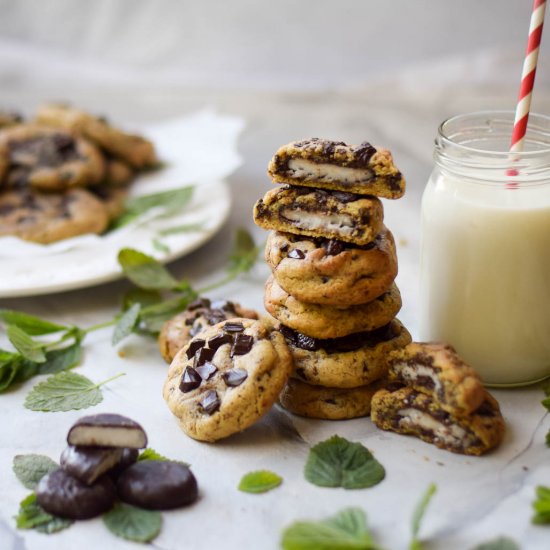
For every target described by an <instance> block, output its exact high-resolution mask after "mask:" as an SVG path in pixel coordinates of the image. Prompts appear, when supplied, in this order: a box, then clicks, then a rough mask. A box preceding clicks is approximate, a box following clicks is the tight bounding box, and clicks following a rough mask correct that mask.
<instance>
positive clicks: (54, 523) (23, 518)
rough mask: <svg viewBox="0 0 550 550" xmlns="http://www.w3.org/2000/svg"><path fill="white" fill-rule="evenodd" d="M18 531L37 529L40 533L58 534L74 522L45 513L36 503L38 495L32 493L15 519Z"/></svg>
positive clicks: (21, 506) (24, 500) (25, 499)
mask: <svg viewBox="0 0 550 550" xmlns="http://www.w3.org/2000/svg"><path fill="white" fill-rule="evenodd" d="M15 522H16V525H17V528H18V529H36V530H37V531H39V532H40V533H45V534H51V533H57V532H58V531H61V530H62V529H66V528H67V527H69V526H70V525H72V523H73V522H72V520H70V519H64V518H58V517H56V516H52V515H51V514H48V513H47V512H45V511H44V510H43V509H42V507H41V506H40V505H39V504H38V502H37V501H36V495H35V494H34V493H31V494H30V495H28V496H27V497H26V498H24V499H23V500H22V501H21V503H20V504H19V512H18V514H17V516H16V518H15Z"/></svg>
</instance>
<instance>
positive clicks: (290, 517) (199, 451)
mask: <svg viewBox="0 0 550 550" xmlns="http://www.w3.org/2000/svg"><path fill="white" fill-rule="evenodd" d="M459 66H460V65H458V66H454V67H455V68H457V67H459ZM459 72H460V71H459V69H457V74H459ZM425 76H426V73H420V74H417V75H416V77H415V76H414V75H411V74H409V75H406V77H402V78H401V77H400V78H395V79H388V80H386V81H385V82H380V83H378V84H377V85H373V86H370V87H366V86H365V87H362V88H361V89H354V90H333V91H330V92H280V93H279V92H250V91H247V90H238V91H234V92H220V91H209V90H208V89H201V90H195V91H193V90H190V89H188V88H184V87H178V86H172V87H158V86H157V87H155V86H154V85H148V84H146V83H142V84H141V85H140V86H139V87H136V88H132V89H131V90H129V89H128V88H127V87H126V86H121V85H116V84H113V83H111V84H105V83H102V82H100V81H97V82H95V83H93V84H91V83H90V82H89V81H86V82H75V81H74V80H72V79H70V78H68V77H67V78H66V79H65V80H63V79H62V80H56V81H55V82H54V81H51V80H48V79H45V78H43V77H36V76H34V77H33V76H32V75H31V74H29V73H25V74H19V73H16V72H15V73H14V72H9V73H6V72H4V73H2V74H1V76H0V80H1V82H0V83H1V87H0V102H1V103H2V104H5V105H11V106H21V107H23V108H24V109H25V110H26V111H28V112H30V111H32V109H33V108H34V107H35V106H36V105H37V104H38V103H39V102H40V101H41V100H43V99H44V98H49V97H64V98H67V99H70V100H73V101H75V102H77V103H78V104H81V105H84V106H86V107H89V108H92V109H96V110H100V111H103V112H106V113H108V114H109V116H110V117H112V118H113V119H117V120H123V121H126V122H127V123H142V122H149V121H156V120H161V119H163V118H168V117H172V116H177V115H181V114H185V113H188V112H191V111H193V110H196V109H199V108H201V107H203V106H205V105H210V106H213V107H215V108H218V109H219V110H220V112H222V113H228V114H234V115H238V116H242V117H244V118H245V119H246V121H247V127H246V129H245V131H244V133H243V135H242V138H241V140H240V144H239V149H240V153H241V154H242V156H243V158H244V164H243V166H242V167H241V168H240V169H239V170H238V171H237V172H236V173H235V174H234V175H233V176H232V177H231V178H230V182H231V189H232V194H233V201H234V202H233V204H234V207H233V209H232V212H231V215H230V218H229V222H228V223H227V225H226V227H225V228H224V230H223V231H221V232H220V233H219V234H218V235H217V236H216V237H215V238H214V239H213V240H212V241H211V242H210V243H208V244H207V245H206V246H204V247H203V248H202V249H201V250H199V251H196V252H194V253H192V254H191V255H189V256H187V257H186V258H184V259H182V260H179V261H177V262H175V263H174V264H172V266H171V267H172V269H173V271H174V272H175V273H176V274H177V275H179V276H182V277H183V276H188V277H190V278H191V279H192V280H193V282H194V283H197V285H204V284H207V283H208V282H210V281H213V280H216V279H217V278H219V277H220V276H221V275H222V274H223V269H224V266H225V262H226V255H227V253H228V250H229V246H230V241H231V232H232V229H234V228H235V227H237V226H239V225H244V226H246V227H247V228H249V229H250V230H251V231H252V232H253V233H254V235H255V236H256V237H257V238H258V239H264V238H265V234H264V233H263V232H262V231H260V230H259V229H258V228H255V227H254V225H253V223H252V219H251V208H252V205H253V203H254V201H255V200H256V199H257V198H258V197H260V196H261V195H262V194H263V193H264V192H265V191H266V190H267V189H268V188H269V187H270V183H269V181H268V178H267V176H266V175H265V168H266V165H267V161H268V160H269V158H270V156H271V154H272V153H273V151H274V150H275V149H276V148H277V147H278V146H279V145H280V144H282V143H285V142H287V141H289V140H291V139H294V138H300V137H305V136H312V135H317V136H326V137H333V138H336V139H343V140H346V141H347V140H349V141H352V142H354V141H358V140H363V139H367V140H370V141H373V142H374V143H378V144H383V145H385V146H387V147H389V148H391V149H392V151H393V152H394V156H395V158H396V161H397V163H398V165H399V166H400V167H401V169H402V171H403V172H404V174H405V175H406V176H407V179H408V185H409V187H408V191H407V195H406V197H405V198H404V199H402V200H399V201H394V202H391V201H385V209H386V224H387V226H388V227H389V228H390V229H391V230H392V231H393V232H394V234H395V236H396V240H397V242H398V251H399V259H400V273H399V276H398V284H399V286H400V288H401V290H402V294H403V299H404V306H403V309H402V312H401V314H400V318H401V319H402V320H403V322H404V323H405V324H406V325H407V326H408V327H409V328H410V329H411V332H413V335H415V334H416V324H417V317H418V297H417V288H418V268H419V266H418V257H419V238H420V235H419V204H420V196H421V192H422V189H423V186H424V183H425V181H426V180H427V177H428V174H429V172H430V170H431V151H432V140H433V137H434V135H435V131H436V127H437V124H438V123H439V122H440V121H441V120H442V119H444V118H445V117H447V116H450V115H452V114H456V113H458V112H465V111H470V110H478V109H483V108H508V107H510V103H511V102H512V103H513V101H514V97H515V93H516V90H515V89H512V88H511V87H510V88H508V87H503V86H500V85H496V84H495V85H491V84H483V85H463V84H460V80H459V78H456V79H455V78H453V77H452V75H450V76H449V75H448V76H449V78H447V79H445V80H443V81H441V82H438V81H437V79H432V80H431V84H430V85H429V86H427V85H426V83H425V82H424V83H423V78H424V77H425ZM432 76H433V75H432ZM455 76H456V75H455ZM536 105H537V108H538V110H539V111H541V112H548V111H550V93H548V91H547V90H544V89H541V90H539V92H538V95H537V97H536ZM29 261H32V259H29ZM267 274H268V270H267V267H266V266H265V265H263V264H262V265H259V266H258V267H257V268H256V269H255V270H254V271H253V273H251V274H250V275H247V276H243V277H242V278H240V279H239V280H238V281H236V282H234V283H232V284H231V285H228V286H227V287H226V288H224V289H221V290H218V291H216V292H215V293H213V294H212V297H228V298H232V299H235V300H238V301H240V302H242V303H243V304H246V305H248V306H251V307H256V308H261V307H262V286H263V281H264V280H265V279H266V277H267ZM127 288H128V285H127V284H126V283H125V282H116V283H111V284H108V285H103V286H99V287H94V288H89V289H86V290H80V291H74V292H69V293H65V294H58V295H51V296H44V297H36V298H21V299H11V300H0V307H7V308H15V309H21V310H24V311H27V312H30V313H34V314H38V315H46V316H48V317H49V318H51V319H52V320H57V321H67V322H69V321H70V322H74V323H78V324H79V325H83V326H87V325H92V324H94V323H97V322H101V321H104V320H107V319H109V318H111V317H112V316H113V314H114V313H115V312H116V311H117V304H118V299H119V296H120V295H121V294H122V293H123V292H124V291H125V290H126V289H127ZM121 350H122V351H124V357H121V356H120V355H119V354H117V351H116V350H114V349H113V348H112V347H111V345H110V332H109V331H108V330H105V331H102V332H99V333H96V334H94V335H93V336H91V337H90V338H89V340H87V341H86V355H85V358H84V362H83V364H82V366H81V367H79V369H78V372H80V373H82V374H84V375H86V376H89V377H90V378H91V379H93V380H96V381H100V380H103V379H105V378H107V377H109V376H112V375H113V374H116V373H118V372H125V373H126V376H124V377H123V378H120V379H118V380H116V381H115V382H113V383H112V384H110V385H109V386H108V387H106V388H105V390H104V395H105V399H104V401H103V403H101V404H100V405H98V406H97V407H95V408H94V409H89V410H87V411H86V412H87V413H88V412H101V411H114V412H119V413H122V414H126V415H129V416H131V417H133V418H135V419H136V420H138V421H140V422H141V423H142V424H143V426H144V427H145V428H146V430H147V431H148V433H149V436H150V443H151V446H153V447H154V448H155V449H156V450H158V451H159V452H161V453H163V454H165V455H167V456H170V457H173V458H179V459H183V460H186V461H188V462H190V463H191V464H192V466H193V470H194V472H195V474H196V476H197V478H198V480H199V484H200V487H201V498H200V500H199V502H198V503H197V504H196V505H195V506H193V507H191V508H189V509H186V510H181V511H175V512H170V513H166V514H164V518H165V521H164V527H163V530H162V533H161V535H160V536H159V537H158V538H157V539H156V540H155V541H154V543H153V544H152V546H153V547H155V548H159V549H162V550H176V549H179V548H189V549H193V550H195V549H196V550H202V549H207V548H224V549H229V550H232V549H242V548H257V549H275V548H278V547H279V541H280V533H281V531H282V529H283V528H284V527H285V526H287V525H288V524H289V523H291V522H292V521H294V520H295V519H298V518H309V519H321V518H324V517H326V516H329V515H332V514H333V513H335V512H336V511H337V510H339V509H341V508H343V507H345V506H350V505H357V506H360V507H362V508H363V509H364V510H365V511H366V512H367V514H368V517H369V523H370V525H371V527H372V529H373V531H374V534H375V537H376V540H377V541H378V542H379V543H380V544H381V545H382V546H383V547H385V548H388V549H405V548H407V544H408V540H409V528H410V518H411V514H412V509H413V507H414V505H415V503H416V502H417V500H418V499H419V497H420V495H421V494H422V493H423V491H424V490H425V488H426V487H427V486H428V484H429V483H430V482H435V483H437V485H438V492H437V494H436V495H435V497H434V499H433V502H432V505H431V507H430V508H429V510H428V513H427V515H426V518H425V522H424V524H423V526H422V531H421V536H422V538H423V539H425V540H426V541H427V543H426V548H428V549H429V550H448V549H458V550H461V549H469V548H472V547H473V546H475V544H477V543H478V542H480V541H483V540H488V539H492V538H494V537H496V536H498V535H508V536H511V537H513V538H514V539H515V540H516V541H517V542H518V543H519V544H520V546H521V548H522V549H545V548H548V547H550V542H549V540H550V527H535V526H533V525H531V523H530V517H531V502H532V500H533V497H534V488H535V486H536V485H537V484H547V485H549V484H550V462H549V461H548V456H549V453H550V450H549V449H548V448H547V447H546V446H545V444H544V436H545V433H546V431H548V429H549V428H550V419H549V418H548V417H547V415H546V414H545V410H544V409H543V408H542V406H541V405H540V400H541V399H542V397H543V394H542V390H541V388H540V387H539V386H536V387H531V388H526V389H520V390H513V391H512V390H508V391H504V390H499V391H495V392H494V394H495V396H496V397H497V398H498V400H499V401H500V403H501V406H502V410H503V413H504V416H505V418H506V422H507V426H508V432H507V436H506V439H505V441H504V443H503V444H502V446H501V447H500V448H499V449H498V450H497V451H496V452H494V453H492V454H490V455H488V456H485V457H482V458H471V457H463V456H459V455H453V454H450V453H447V452H445V451H441V450H438V449H436V448H434V447H432V446H430V445H427V444H425V443H422V442H420V441H417V440H416V439H413V438H406V437H402V436H398V435H395V434H391V433H385V432H381V431H379V430H377V429H375V428H374V426H373V425H372V423H371V422H370V420H369V419H357V420H353V421H346V422H328V421H314V420H306V419H302V418H298V417H293V416H291V415H288V414H286V413H285V412H284V411H282V410H280V409H277V408H275V409H273V410H272V411H271V413H270V414H268V415H267V417H266V418H264V419H263V420H262V421H261V422H260V423H258V424H257V425H256V426H254V427H253V428H251V429H249V430H247V431H246V432H244V433H242V434H240V435H237V436H234V437H232V438H229V439H228V440H226V441H222V442H219V443H217V444H214V445H211V444H203V443H198V442H195V441H193V440H191V439H189V438H187V437H186V436H185V435H184V434H183V433H182V432H181V431H180V430H179V428H178V427H177V425H176V423H175V421H174V419H173V418H172V416H171V414H170V413H169V411H168V409H167V408H166V407H165V405H164V402H163V400H162V397H161V387H162V384H163V380H164V375H165V371H166V366H165V364H164V363H163V361H162V359H161V358H160V356H159V354H158V352H157V350H156V346H155V342H153V341H151V340H147V339H144V338H138V337H132V338H131V339H129V340H128V341H126V342H125V343H124V344H123V345H122V346H121ZM36 382H37V380H36V379H34V380H30V381H28V382H26V383H25V384H23V385H22V386H20V387H18V388H16V389H14V390H13V391H10V392H8V393H6V394H3V395H0V418H2V425H1V427H0V479H2V491H0V547H1V548H2V549H4V548H6V549H9V550H15V549H29V550H30V549H40V550H47V549H49V548H52V549H53V548H55V549H56V550H72V549H74V548H77V547H78V548H82V549H88V548H90V549H92V548H93V549H95V548H99V547H105V548H130V547H133V546H134V545H133V544H132V543H127V542H124V541H121V540H119V539H115V538H113V536H112V535H110V534H109V533H108V532H107V531H106V530H105V529H104V528H103V526H102V524H101V522H100V521H99V520H92V521H88V522H81V523H78V524H77V525H74V526H72V527H71V528H70V529H68V530H66V531H63V532H61V533H59V534H57V535H54V536H44V535H40V534H38V533H35V532H25V531H16V530H15V526H14V521H13V515H14V514H15V513H16V511H17V506H18V502H19V501H20V500H21V498H23V496H24V495H25V494H26V493H27V491H26V490H25V489H24V488H23V487H21V486H20V484H19V483H18V481H17V480H16V479H15V477H14V475H13V474H12V472H11V461H12V457H13V456H14V455H15V454H18V453H31V452H38V453H44V454H47V455H49V456H51V457H52V458H54V459H55V458H57V457H58V456H59V454H60V452H61V451H62V449H63V442H64V437H65V434H66V432H67V429H68V427H69V426H70V425H71V423H72V422H73V421H74V420H75V419H76V418H78V417H79V416H81V415H82V414H83V413H82V412H78V411H73V412H67V413H38V412H32V411H28V410H26V409H24V408H23V406H22V403H23V400H24V398H25V395H26V394H27V393H28V391H29V390H30V388H31V387H32V386H33V385H34V384H35V383H36ZM332 434H339V435H341V436H344V437H347V438H348V439H351V440H354V441H360V442H362V443H363V444H365V445H366V446H367V447H368V448H369V449H371V450H372V451H373V453H374V454H375V456H376V457H377V458H378V459H379V460H380V461H381V462H382V464H383V465H384V466H385V468H386V471H387V477H386V479H385V480H384V481H383V482H382V483H381V484H379V485H378V486H376V487H374V488H371V489H365V490H361V491H345V490H342V489H321V488H318V487H315V486H313V485H310V484H309V483H308V482H306V481H305V480H304V477H303V473H302V470H303V465H304V462H305V459H306V455H307V451H308V447H309V446H310V445H311V444H314V443H316V442H318V441H320V440H323V439H325V438H327V437H329V436H330V435H332ZM260 468H267V469H271V470H273V471H275V472H278V473H279V474H281V475H282V476H283V477H284V483H283V485H282V486H281V487H280V488H278V489H276V490H274V491H272V492H270V493H267V494H265V495H247V494H243V493H240V492H239V491H237V489H236V485H237V484H238V481H239V479H240V477H241V476H242V474H244V473H246V472H248V471H250V470H255V469H260Z"/></svg>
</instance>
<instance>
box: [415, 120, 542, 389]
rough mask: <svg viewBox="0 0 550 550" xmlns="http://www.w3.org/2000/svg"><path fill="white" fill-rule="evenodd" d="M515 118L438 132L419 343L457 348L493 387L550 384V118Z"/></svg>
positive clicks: (427, 199)
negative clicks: (523, 128) (521, 139)
mask: <svg viewBox="0 0 550 550" xmlns="http://www.w3.org/2000/svg"><path fill="white" fill-rule="evenodd" d="M513 119H514V114H513V113H512V112H498V111H492V112H479V113H473V114H466V115H460V116H456V117H454V118H451V119H449V120H446V121H445V122H443V124H441V126H440V127H439V131H438V135H437V138H436V140H435V154H434V158H435V169H434V171H433V173H432V176H431V178H430V180H429V182H428V185H427V186H426V189H425V191H424V196H423V199H422V266H421V312H420V317H421V320H420V338H421V340H429V341H444V342H449V343H450V344H452V345H453V346H454V347H455V348H456V349H457V351H458V352H459V354H460V355H461V356H462V357H463V358H464V359H465V360H466V362H467V363H469V364H470V365H471V366H472V367H473V368H474V369H475V370H477V372H479V374H480V375H481V377H482V379H483V381H484V382H485V383H487V384H489V385H495V386H499V385H503V386H504V385H522V384H529V383H531V382H535V381H537V380H541V379H543V378H545V377H547V376H550V117H545V116H541V115H535V114H531V116H530V118H529V127H528V131H527V135H526V139H525V147H524V152H522V153H515V154H513V155H512V154H510V153H509V152H508V147H509V143H510V136H511V135H512V126H513Z"/></svg>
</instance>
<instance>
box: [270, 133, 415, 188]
mask: <svg viewBox="0 0 550 550" xmlns="http://www.w3.org/2000/svg"><path fill="white" fill-rule="evenodd" d="M268 173H269V175H270V176H271V179H272V180H273V181H274V182H279V183H291V184H293V185H304V186H309V187H317V188H322V189H335V190H338V191H346V192H351V193H357V194H362V195H375V196H377V197H385V198H387V199H398V198H399V197H401V196H402V195H403V193H404V192H405V179H404V178H403V176H402V175H401V172H399V170H398V169H397V168H396V167H395V165H394V164H393V158H392V155H391V153H390V152H389V151H388V150H387V149H383V148H380V147H379V148H376V147H373V146H372V145H371V144H370V143H368V142H366V141H365V142H363V143H361V144H360V145H347V144H346V143H344V142H343V141H331V140H328V139H319V138H310V139H305V140H302V141H293V142H292V143H289V144H287V145H283V146H282V147H281V148H280V149H279V150H278V151H277V152H276V153H275V156H274V157H273V158H272V159H271V162H270V163H269V167H268Z"/></svg>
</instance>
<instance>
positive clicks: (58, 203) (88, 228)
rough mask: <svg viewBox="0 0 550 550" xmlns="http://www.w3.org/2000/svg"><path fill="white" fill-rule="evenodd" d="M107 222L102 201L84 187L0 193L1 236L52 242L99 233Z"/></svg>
mask: <svg viewBox="0 0 550 550" xmlns="http://www.w3.org/2000/svg"><path fill="white" fill-rule="evenodd" d="M108 224H109V216H108V214H107V209H106V208H105V206H104V204H103V203H102V202H101V201H100V200H99V199H98V198H96V197H95V196H94V195H93V194H92V193H90V192H89V191H87V190H85V189H70V190H69V191H65V192H64V193H55V194H54V193H40V192H38V191H34V190H31V189H28V188H27V189H14V190H11V191H4V192H2V193H0V236H4V235H14V236H16V237H19V238H21V239H24V240H26V241H34V242H37V243H42V244H46V243H51V242H54V241H59V240H61V239H67V238H69V237H75V236H77V235H83V234H85V233H97V234H99V233H102V232H103V231H105V229H106V228H107V225H108Z"/></svg>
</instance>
